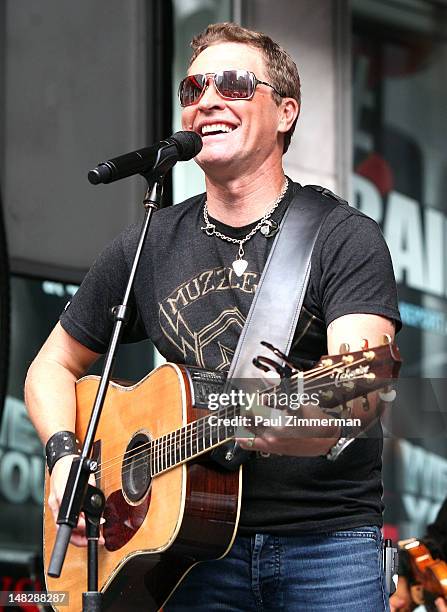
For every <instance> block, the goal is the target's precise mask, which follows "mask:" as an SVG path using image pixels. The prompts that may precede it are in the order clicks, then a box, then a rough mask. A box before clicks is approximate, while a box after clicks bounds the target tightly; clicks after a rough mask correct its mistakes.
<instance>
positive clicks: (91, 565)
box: [48, 162, 175, 612]
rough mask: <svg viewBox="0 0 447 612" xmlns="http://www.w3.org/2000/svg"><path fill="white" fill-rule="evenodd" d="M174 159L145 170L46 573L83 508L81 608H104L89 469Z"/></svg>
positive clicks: (59, 559) (99, 498) (99, 496)
mask: <svg viewBox="0 0 447 612" xmlns="http://www.w3.org/2000/svg"><path fill="white" fill-rule="evenodd" d="M174 163H175V162H174ZM172 165H173V163H172ZM172 165H171V164H170V163H167V164H166V165H164V166H163V167H159V168H158V169H157V176H156V177H155V178H154V176H153V175H152V174H142V176H144V178H145V179H146V181H147V183H148V187H147V191H146V195H145V197H144V199H143V206H144V208H145V216H144V221H143V225H142V228H141V231H140V236H139V239H138V245H137V249H136V252H135V257H134V261H133V264H132V269H131V272H130V275H129V279H128V281H127V285H126V290H125V293H124V297H123V301H122V304H119V305H117V306H114V307H113V308H112V314H113V317H114V325H113V330H112V334H111V338H110V342H109V347H108V349H107V352H106V354H105V361H104V367H103V370H102V374H101V378H100V381H99V386H98V390H97V393H96V397H95V401H94V404H93V408H92V413H91V416H90V421H89V424H88V427H87V431H86V434H85V438H84V443H83V446H82V451H81V455H80V456H79V457H75V458H74V459H73V462H72V465H71V469H70V473H69V476H68V480H67V484H66V486H65V491H64V496H63V498H62V502H61V506H60V509H59V514H58V518H57V524H58V525H59V529H58V531H57V535H56V540H55V543H54V548H53V551H52V555H51V559H50V564H49V566H48V574H49V576H52V577H54V578H58V577H59V576H60V574H61V572H62V566H63V563H64V559H65V555H66V553H67V548H68V544H69V542H70V537H71V532H72V530H73V529H74V528H75V527H76V525H77V524H78V519H79V514H80V512H81V511H83V512H84V513H85V518H86V534H87V538H88V552H87V554H88V564H87V568H88V569H87V574H88V575H87V583H88V585H87V589H88V590H87V591H86V592H84V593H83V594H82V610H83V612H100V610H101V598H102V594H101V593H100V592H99V591H98V539H99V531H100V522H101V515H102V513H103V510H104V506H105V496H104V493H103V492H102V491H101V489H99V488H97V487H95V486H92V485H90V484H88V480H89V477H90V475H91V474H94V472H96V470H97V469H98V463H97V462H96V461H95V460H93V459H90V455H91V451H92V448H93V442H94V438H95V434H96V430H97V427H98V423H99V419H100V417H101V412H102V408H103V405H104V400H105V396H106V393H107V388H108V384H109V381H110V378H111V375H112V371H113V367H114V364H115V358H116V353H117V350H118V346H119V343H120V340H121V336H122V333H123V330H124V325H125V324H126V322H127V320H128V302H129V297H130V294H131V291H132V287H133V283H134V279H135V275H136V272H137V269H138V265H139V263H140V259H141V253H142V250H143V246H144V243H145V241H146V237H147V234H148V231H149V225H150V222H151V220H152V215H153V213H154V212H155V211H157V210H158V209H159V208H160V206H161V201H162V195H163V180H164V176H165V173H166V171H167V170H169V169H170V168H171V167H172ZM167 166H169V167H167Z"/></svg>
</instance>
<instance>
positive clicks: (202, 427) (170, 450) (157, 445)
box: [97, 359, 366, 476]
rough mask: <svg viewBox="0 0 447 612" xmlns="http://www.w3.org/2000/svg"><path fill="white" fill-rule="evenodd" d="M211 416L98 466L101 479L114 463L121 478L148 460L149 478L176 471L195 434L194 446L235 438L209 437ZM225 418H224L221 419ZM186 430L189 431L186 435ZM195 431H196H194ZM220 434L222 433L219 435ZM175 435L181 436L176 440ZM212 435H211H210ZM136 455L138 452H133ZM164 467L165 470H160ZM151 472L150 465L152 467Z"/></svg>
mask: <svg viewBox="0 0 447 612" xmlns="http://www.w3.org/2000/svg"><path fill="white" fill-rule="evenodd" d="M365 361H366V359H359V360H357V361H354V362H352V363H349V364H343V365H342V366H340V363H338V364H332V365H330V366H329V365H328V366H324V367H319V368H318V370H315V369H314V370H311V371H308V374H307V375H306V374H305V375H304V377H303V378H306V379H307V378H308V379H310V380H312V381H315V380H316V379H318V378H322V377H323V376H322V374H327V373H328V372H330V371H331V370H333V369H336V368H339V369H340V367H341V368H347V367H348V366H349V367H352V366H354V365H357V364H359V363H362V362H365ZM315 375H317V376H315ZM297 378H299V376H298V375H294V376H293V377H291V378H290V379H288V380H293V379H297ZM358 378H363V376H356V377H351V378H350V379H349V380H357V379H358ZM330 385H333V382H332V381H330V382H327V383H324V384H323V385H318V386H312V387H307V388H306V391H310V390H312V389H321V388H322V387H325V386H330ZM279 388H280V387H279V386H276V385H275V386H273V387H271V388H268V389H266V390H264V391H262V394H267V393H269V392H271V391H273V390H276V389H279ZM232 408H234V411H233V412H234V416H236V412H237V410H238V406H235V407H232ZM215 414H216V416H217V415H219V416H222V417H223V415H222V412H221V411H219V412H217V413H215ZM209 416H210V415H207V416H205V417H201V418H200V419H197V420H196V421H193V422H191V423H187V424H186V425H185V426H183V427H181V428H179V429H177V430H175V431H173V432H169V433H168V434H164V435H163V436H160V437H159V438H157V439H155V440H151V441H149V442H147V443H145V444H142V445H140V446H138V447H137V448H136V449H133V450H131V451H127V452H126V453H124V455H119V456H117V457H114V458H111V459H109V460H108V461H106V462H103V463H102V464H100V465H99V466H98V470H97V471H98V472H99V471H100V469H101V468H102V475H104V476H105V474H106V473H107V472H108V471H109V470H110V469H111V468H112V467H114V466H115V465H116V464H117V463H122V468H123V469H122V474H125V473H127V472H128V471H129V469H126V468H127V467H128V466H129V465H131V466H132V469H135V467H138V465H139V464H140V463H142V462H146V461H147V460H148V459H149V461H150V463H153V464H154V466H153V467H154V468H155V466H156V464H158V469H155V470H152V469H151V472H152V475H153V476H155V475H157V474H159V473H162V472H164V471H166V470H167V469H171V468H172V467H175V465H178V464H180V463H183V462H184V461H187V460H188V459H190V458H191V457H185V459H181V460H180V461H174V465H171V460H172V455H173V454H174V455H175V456H176V455H177V452H179V453H180V455H181V454H182V452H181V451H185V450H186V448H185V445H186V446H187V445H188V444H189V445H190V446H191V447H192V446H193V440H192V436H193V434H195V435H196V436H197V438H196V445H197V440H198V437H199V436H200V435H202V439H203V440H204V438H205V437H206V438H207V441H208V439H209V440H210V441H211V445H210V446H216V445H220V444H221V443H223V442H224V441H226V440H229V439H231V438H232V437H234V435H230V436H228V435H226V436H225V435H224V436H223V438H224V439H223V440H221V439H220V438H221V431H220V429H219V431H218V432H216V433H217V436H215V435H213V434H212V431H213V430H214V431H215V430H216V428H215V426H211V425H210V424H209V423H208V419H209ZM225 416H228V409H225ZM223 418H225V417H223ZM207 425H208V426H209V430H207ZM188 428H189V431H188ZM222 428H223V430H224V431H226V430H227V429H228V427H224V426H223V427H222ZM194 429H195V430H196V431H194ZM222 433H223V432H222ZM177 434H180V435H179V436H178V437H177ZM210 434H211V435H210ZM172 438H174V442H175V444H174V445H173V444H172V442H173V440H172ZM151 447H152V451H155V452H152V454H151V457H150V458H147V457H146V456H145V457H141V459H142V461H141V462H140V461H139V460H137V461H136V462H135V458H136V457H138V456H140V455H147V451H148V450H149V449H150V448H151ZM208 450H210V447H205V445H204V448H203V449H202V450H201V451H200V450H197V451H196V452H195V453H194V452H192V455H193V456H194V455H196V456H197V455H200V454H202V453H203V452H207V451H208ZM135 451H137V452H135ZM168 455H169V460H168ZM168 463H170V465H169V466H168V465H167V464H168ZM160 466H161V467H162V469H159V468H160ZM163 466H166V467H163ZM151 468H152V465H151Z"/></svg>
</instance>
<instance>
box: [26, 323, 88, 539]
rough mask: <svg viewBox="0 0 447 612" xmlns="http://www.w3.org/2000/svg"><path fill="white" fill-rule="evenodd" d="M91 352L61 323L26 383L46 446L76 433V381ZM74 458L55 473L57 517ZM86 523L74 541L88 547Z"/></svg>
mask: <svg viewBox="0 0 447 612" xmlns="http://www.w3.org/2000/svg"><path fill="white" fill-rule="evenodd" d="M98 357H99V354H98V353H95V352H94V351H91V350H90V349H88V348H86V347H85V346H84V345H82V344H80V343H79V342H78V341H77V340H75V339H74V338H72V337H71V336H70V335H69V334H67V332H66V331H65V330H64V329H63V327H62V326H61V325H60V323H58V324H57V325H56V326H55V328H54V329H53V331H52V332H51V334H50V335H49V337H48V339H47V341H46V342H45V344H44V345H43V346H42V348H41V350H40V352H39V353H38V355H37V357H36V358H35V359H34V361H33V363H32V364H31V366H30V368H29V370H28V374H27V377H26V381H25V402H26V406H27V408H28V413H29V415H30V418H31V421H32V423H33V425H34V427H35V428H36V430H37V433H38V434H39V437H40V439H41V440H42V443H43V444H44V445H45V444H46V443H47V441H48V439H49V438H50V437H51V436H52V435H53V434H54V433H56V432H58V431H73V432H74V430H75V421H76V394H75V383H76V380H77V379H78V378H79V377H80V376H82V375H83V374H84V373H85V372H86V371H87V370H88V368H89V367H90V366H91V365H92V364H93V363H94V362H95V361H96V360H97V358H98ZM72 459H73V455H68V456H65V457H62V458H61V459H59V460H58V461H57V462H56V464H55V465H54V469H53V472H52V474H51V485H50V495H49V498H48V505H49V506H50V508H51V510H52V512H53V515H54V518H55V519H56V517H57V514H58V512H59V505H60V502H61V499H62V495H63V492H64V490H65V484H66V482H67V478H68V472H69V470H70V466H71V462H72ZM83 528H84V521H83V519H80V521H79V525H78V528H77V529H76V530H74V531H73V536H72V540H71V541H72V542H73V544H77V545H85V544H86V539H85V537H84V535H83Z"/></svg>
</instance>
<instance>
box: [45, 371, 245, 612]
mask: <svg viewBox="0 0 447 612" xmlns="http://www.w3.org/2000/svg"><path fill="white" fill-rule="evenodd" d="M98 384H99V378H98V377H96V376H87V377H85V378H83V379H81V380H80V381H78V383H77V386H76V398H77V419H76V434H77V437H78V438H79V439H80V440H83V439H84V435H85V431H86V429H87V425H88V421H89V418H90V411H91V407H92V405H93V402H94V398H95V395H96V391H97V388H98ZM192 396H193V394H192V388H191V386H190V377H189V376H188V371H187V369H186V368H184V367H179V366H177V365H175V364H165V365H163V366H160V367H159V368H157V369H156V370H154V371H153V372H152V373H150V374H149V375H148V376H146V377H145V378H144V379H143V380H141V381H140V382H138V383H136V384H135V385H132V386H128V387H126V386H123V385H120V384H118V383H115V382H112V383H110V385H109V389H108V391H107V396H106V400H105V404H104V408H103V412H102V415H101V420H100V423H99V426H98V430H97V432H96V437H95V443H94V447H93V457H94V458H95V459H96V460H97V461H98V464H99V465H100V467H99V470H98V472H97V476H96V477H97V486H99V487H100V488H101V489H102V491H103V492H104V494H105V497H106V506H105V511H104V518H105V523H104V525H103V535H104V538H105V546H100V547H99V581H98V582H99V589H100V591H101V592H102V593H103V610H104V612H106V611H107V612H120V611H124V610H132V611H133V612H140V611H141V612H143V610H144V611H145V612H155V611H157V610H159V609H160V608H161V607H162V606H163V604H164V603H165V602H166V601H167V599H168V598H169V596H170V595H171V594H172V592H173V591H174V590H175V588H176V586H177V585H178V584H179V582H180V581H181V579H182V577H183V576H184V575H185V574H186V573H187V572H188V571H189V570H190V569H191V567H192V566H193V565H195V564H196V563H198V562H199V561H204V560H208V559H216V558H219V557H222V556H223V555H225V553H226V552H227V551H228V550H229V548H230V546H231V544H232V542H233V539H234V537H235V534H236V529H237V523H238V519H239V510H240V490H241V486H240V485H241V470H239V471H236V472H228V471H225V470H223V469H221V468H219V466H218V465H217V464H215V463H214V462H212V461H210V460H208V459H207V455H206V454H205V455H201V456H200V457H198V458H196V459H194V460H192V461H189V462H188V463H182V464H180V465H176V466H175V467H173V468H171V469H168V470H167V471H164V472H162V473H160V474H158V475H156V476H154V477H151V471H150V469H149V461H147V460H146V455H145V454H144V453H145V452H147V451H145V448H147V442H148V441H150V440H154V439H157V438H160V437H161V436H163V435H165V434H169V433H170V432H172V431H174V430H177V429H179V428H181V427H183V426H185V425H186V424H187V423H191V422H193V421H196V420H197V419H198V418H199V417H203V416H204V415H205V414H206V413H205V412H204V410H203V409H198V408H195V407H194V406H193V405H192V401H191V398H192ZM145 445H146V447H145ZM140 447H141V449H142V450H140ZM126 452H127V455H125V453H126ZM129 453H130V454H129ZM129 456H130V457H131V458H130V459H129ZM48 493H49V477H48V474H47V476H46V483H45V500H46V502H45V511H44V568H45V575H46V583H47V589H48V590H49V591H68V593H69V605H68V606H65V605H64V606H63V608H61V610H65V611H67V612H79V611H80V610H81V609H82V593H83V592H84V591H86V590H87V588H86V584H87V583H86V579H87V549H86V548H79V547H75V546H73V545H72V544H70V545H69V547H68V552H67V556H66V559H65V563H64V567H63V570H62V574H61V576H60V578H57V579H56V578H51V577H50V576H48V575H47V568H48V565H49V562H50V557H51V552H52V549H53V545H54V541H55V537H56V529H57V528H56V526H55V524H54V520H53V516H52V513H51V510H50V509H49V507H48V505H47V503H48V502H47V500H48Z"/></svg>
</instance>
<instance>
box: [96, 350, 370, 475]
mask: <svg viewBox="0 0 447 612" xmlns="http://www.w3.org/2000/svg"><path fill="white" fill-rule="evenodd" d="M362 361H366V360H365V359H359V360H357V361H356V362H352V363H350V364H346V365H344V366H343V367H345V368H346V367H348V365H349V366H353V365H357V364H358V363H361V362H362ZM338 366H339V364H336V365H335V366H334V365H331V366H327V367H325V370H326V372H325V373H327V371H328V370H332V369H334V368H336V367H338ZM322 370H323V368H320V369H319V372H318V373H320V372H321V371H322ZM309 372H311V373H312V374H314V373H315V370H313V371H309ZM294 378H297V377H296V376H295V377H294ZM309 378H311V377H309ZM319 378H321V375H320V376H319ZM358 378H362V376H357V377H352V378H351V379H350V380H357V379H358ZM289 380H291V379H289ZM312 380H315V378H313V379H312ZM330 385H333V382H332V381H330V382H327V383H324V384H323V385H318V386H313V387H308V388H306V391H311V390H313V389H321V388H322V387H325V386H330ZM278 388H280V387H279V386H274V387H270V388H267V389H266V390H264V391H263V392H262V394H267V393H269V392H271V391H273V390H276V389H278ZM234 408H235V409H237V408H238V407H237V406H236V407H234ZM225 412H226V411H225ZM215 414H216V416H217V415H219V416H223V415H222V414H221V412H219V411H218V412H217V413H215ZM209 416H210V415H207V416H205V417H201V418H200V419H197V420H196V421H192V422H191V423H187V424H186V425H184V426H182V427H181V428H179V429H177V430H174V431H173V432H169V433H167V434H164V435H162V436H160V437H159V438H156V439H155V440H150V441H149V442H147V443H145V444H142V445H140V446H139V447H137V449H134V450H131V451H127V453H124V455H118V456H116V457H113V458H111V459H109V460H108V461H106V462H103V463H102V464H100V465H99V466H98V470H99V467H100V466H101V467H102V468H103V473H104V474H105V473H106V471H107V470H108V469H109V468H111V467H114V466H115V465H116V464H117V463H121V462H122V465H123V468H124V467H125V466H126V465H128V464H129V463H132V462H133V459H134V458H135V457H136V456H138V455H139V454H143V453H146V452H147V450H148V448H149V447H150V446H153V447H156V448H155V451H156V453H157V455H156V459H162V458H163V453H164V451H165V450H168V449H167V448H165V446H167V445H168V440H167V437H172V434H175V436H176V434H177V433H179V434H180V435H179V439H177V438H176V439H175V442H176V447H177V450H179V448H182V449H183V447H184V443H185V442H187V438H188V436H189V437H190V436H191V435H192V433H193V428H194V426H197V429H198V426H199V425H200V424H204V425H205V429H202V431H199V430H198V431H197V432H196V433H197V434H199V433H202V434H204V433H205V432H206V424H207V422H208V419H209ZM188 427H190V428H191V431H188ZM210 427H211V426H210ZM231 437H232V436H227V437H226V439H231ZM164 438H166V439H164ZM169 442H170V443H172V440H170V441H169ZM216 442H218V441H216ZM135 450H138V452H137V453H136V452H135ZM170 450H172V449H170ZM174 450H176V449H175V448H174ZM206 450H209V449H206ZM202 452H203V451H202ZM123 457H125V459H124V460H123ZM185 460H186V458H185ZM126 461H127V464H126V463H125V462H126ZM182 461H184V460H182ZM104 466H107V467H104ZM170 467H173V466H170ZM162 471H165V470H162ZM123 473H124V472H123ZM157 473H158V472H157Z"/></svg>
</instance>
